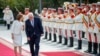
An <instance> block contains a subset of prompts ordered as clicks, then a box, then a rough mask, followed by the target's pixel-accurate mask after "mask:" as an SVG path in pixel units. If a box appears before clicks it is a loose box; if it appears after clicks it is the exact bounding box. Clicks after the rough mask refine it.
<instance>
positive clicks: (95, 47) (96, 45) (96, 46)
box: [90, 4, 98, 54]
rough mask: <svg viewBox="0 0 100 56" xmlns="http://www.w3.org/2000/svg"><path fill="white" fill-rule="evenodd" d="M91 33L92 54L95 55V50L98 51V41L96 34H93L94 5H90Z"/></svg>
mask: <svg viewBox="0 0 100 56" xmlns="http://www.w3.org/2000/svg"><path fill="white" fill-rule="evenodd" d="M90 12H91V16H90V19H91V30H90V31H91V32H92V33H93V34H92V35H93V36H92V43H93V52H92V54H97V49H98V41H97V34H96V33H95V32H94V27H95V21H94V19H95V18H96V4H92V9H91V11H90Z"/></svg>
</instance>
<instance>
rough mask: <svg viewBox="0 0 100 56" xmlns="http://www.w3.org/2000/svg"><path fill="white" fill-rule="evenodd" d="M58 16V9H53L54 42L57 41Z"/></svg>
mask: <svg viewBox="0 0 100 56" xmlns="http://www.w3.org/2000/svg"><path fill="white" fill-rule="evenodd" d="M56 17H57V12H56V9H52V23H53V24H52V27H53V28H52V31H53V42H56V41H57V35H56V33H57V27H56Z"/></svg>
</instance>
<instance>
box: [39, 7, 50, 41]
mask: <svg viewBox="0 0 100 56" xmlns="http://www.w3.org/2000/svg"><path fill="white" fill-rule="evenodd" d="M47 10H48V9H47V8H43V10H42V13H41V14H40V17H41V18H42V21H43V27H44V29H45V30H44V31H45V36H44V39H47V36H48V32H47V25H46V19H47V18H46V14H47Z"/></svg>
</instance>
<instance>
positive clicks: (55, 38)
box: [53, 34, 57, 42]
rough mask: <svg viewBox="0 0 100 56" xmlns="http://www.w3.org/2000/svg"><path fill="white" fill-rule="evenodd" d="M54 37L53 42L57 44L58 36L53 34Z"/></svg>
mask: <svg viewBox="0 0 100 56" xmlns="http://www.w3.org/2000/svg"><path fill="white" fill-rule="evenodd" d="M53 36H54V40H53V42H56V41H57V36H56V34H53Z"/></svg>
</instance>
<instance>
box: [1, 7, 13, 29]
mask: <svg viewBox="0 0 100 56" xmlns="http://www.w3.org/2000/svg"><path fill="white" fill-rule="evenodd" d="M3 13H4V16H3V20H4V21H6V25H7V29H8V30H9V29H10V24H11V22H12V21H13V20H14V16H13V12H12V10H11V9H10V8H9V6H7V7H6V8H5V9H4V10H3Z"/></svg>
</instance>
